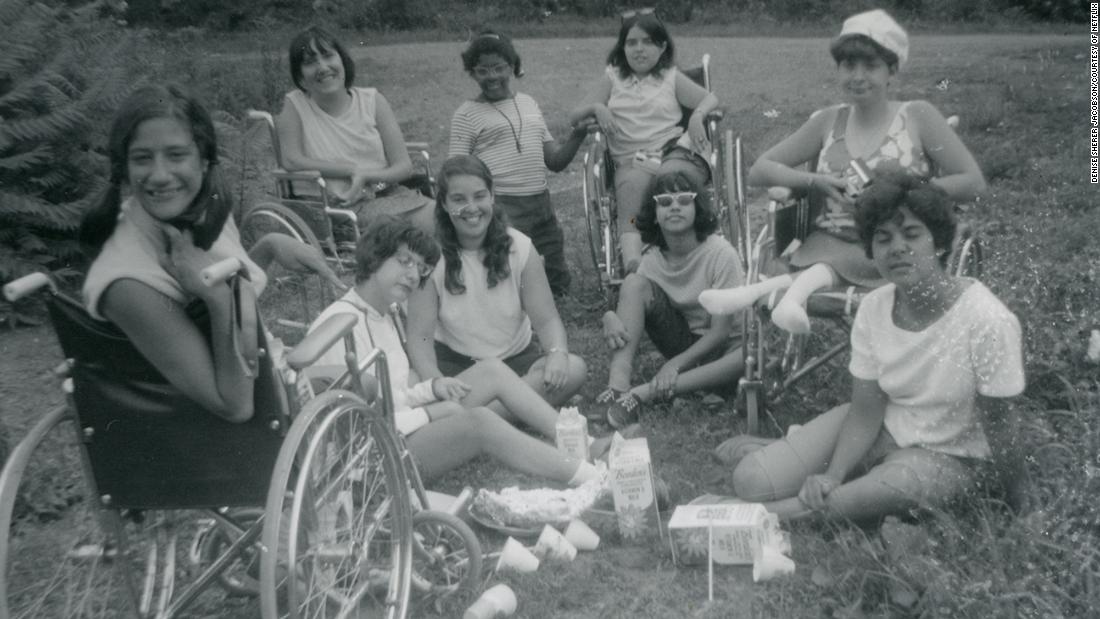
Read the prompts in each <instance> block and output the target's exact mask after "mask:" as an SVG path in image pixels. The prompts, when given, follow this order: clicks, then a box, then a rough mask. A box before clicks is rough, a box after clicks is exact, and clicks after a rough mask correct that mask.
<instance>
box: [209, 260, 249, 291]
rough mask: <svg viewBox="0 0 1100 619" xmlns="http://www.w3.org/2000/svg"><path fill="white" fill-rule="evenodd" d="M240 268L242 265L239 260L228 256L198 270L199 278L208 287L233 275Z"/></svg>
mask: <svg viewBox="0 0 1100 619" xmlns="http://www.w3.org/2000/svg"><path fill="white" fill-rule="evenodd" d="M242 268H243V265H242V264H241V261H240V260H238V259H236V258H232V257H230V258H226V259H224V260H219V261H217V262H215V263H214V264H212V265H210V266H208V267H206V268H205V269H203V270H202V271H199V278H200V279H201V280H202V283H203V284H205V285H206V286H207V287H208V288H209V287H211V286H214V285H215V284H220V283H222V282H224V281H225V280H227V279H229V278H230V277H233V275H234V274H236V273H237V272H238V271H240V270H241V269H242Z"/></svg>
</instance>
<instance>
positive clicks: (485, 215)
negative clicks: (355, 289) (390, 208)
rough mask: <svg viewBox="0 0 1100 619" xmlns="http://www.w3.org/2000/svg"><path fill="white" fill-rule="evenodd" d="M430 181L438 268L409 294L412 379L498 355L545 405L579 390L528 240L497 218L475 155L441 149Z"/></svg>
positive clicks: (579, 376) (578, 365)
mask: <svg viewBox="0 0 1100 619" xmlns="http://www.w3.org/2000/svg"><path fill="white" fill-rule="evenodd" d="M437 182H438V184H439V187H438V191H437V193H436V211H435V214H436V235H437V236H438V238H439V241H440V244H441V245H442V250H443V268H442V269H436V271H435V272H434V273H433V274H432V276H431V278H430V279H429V280H428V281H427V283H426V284H425V285H424V287H423V288H420V289H417V290H416V291H415V292H414V293H413V294H412V296H411V297H410V300H409V358H410V359H411V360H412V364H413V367H414V368H416V371H417V372H418V373H419V374H420V376H421V377H423V378H434V377H439V376H456V375H458V374H460V373H462V372H463V371H465V370H466V369H467V368H469V367H471V366H472V365H474V364H475V363H477V362H478V361H484V360H500V361H502V362H503V363H504V364H505V365H507V366H508V367H510V368H512V370H513V371H514V372H515V373H516V374H519V375H520V376H523V377H524V380H526V381H527V384H529V385H530V386H531V388H532V389H534V390H535V391H536V392H538V393H539V395H541V396H542V397H543V398H544V399H545V400H547V401H548V402H550V404H551V405H553V406H561V405H562V404H564V403H565V402H566V401H567V400H568V399H569V398H571V397H573V394H575V393H577V391H579V390H580V388H581V385H582V384H583V383H584V379H585V374H586V372H587V368H586V367H585V363H584V360H583V359H581V358H580V357H578V356H576V355H573V354H570V352H569V340H568V339H567V337H566V333H565V325H564V324H563V323H562V321H561V317H560V316H559V315H558V309H557V306H555V305H554V297H553V295H552V294H551V293H550V285H549V284H548V283H547V281H546V272H545V271H544V270H543V268H542V260H541V259H539V256H538V254H537V253H536V252H535V251H533V247H532V244H531V239H529V238H527V237H526V236H525V235H524V234H523V233H522V232H520V231H518V230H516V229H515V228H512V227H510V226H508V224H507V223H505V221H506V220H505V219H504V214H503V212H502V211H501V209H500V207H499V206H497V204H496V201H495V196H494V194H493V177H492V175H491V174H490V173H489V168H488V167H486V165H485V164H484V163H482V162H481V160H479V159H478V158H476V157H472V156H470V155H459V156H455V157H451V158H450V159H448V160H447V161H445V162H444V163H443V167H442V168H441V169H440V171H439V178H438V181H437ZM535 334H537V335H538V341H537V342H536V341H535V339H534V337H533V336H534V335H535ZM498 412H500V413H501V414H513V415H514V411H512V412H511V413H509V412H508V411H505V410H500V411H498Z"/></svg>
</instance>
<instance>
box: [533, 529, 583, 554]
mask: <svg viewBox="0 0 1100 619" xmlns="http://www.w3.org/2000/svg"><path fill="white" fill-rule="evenodd" d="M534 553H535V556H537V557H538V558H540V559H556V560H559V561H572V560H573V559H576V558H577V547H576V546H574V545H573V544H570V543H569V540H567V539H565V536H564V535H562V534H561V533H559V532H558V530H557V529H555V528H554V527H552V526H550V525H546V526H544V527H543V528H542V534H541V535H539V541H538V542H536V543H535V548H534Z"/></svg>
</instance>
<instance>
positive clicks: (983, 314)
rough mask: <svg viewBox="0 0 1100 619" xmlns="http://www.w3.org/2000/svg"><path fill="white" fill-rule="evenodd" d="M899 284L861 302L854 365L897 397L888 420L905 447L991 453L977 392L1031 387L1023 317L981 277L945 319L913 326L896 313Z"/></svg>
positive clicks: (1007, 392)
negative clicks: (1026, 380) (896, 318)
mask: <svg viewBox="0 0 1100 619" xmlns="http://www.w3.org/2000/svg"><path fill="white" fill-rule="evenodd" d="M895 289H896V286H895V285H894V284H887V285H885V286H882V287H881V288H878V289H876V290H874V291H872V292H870V293H868V295H867V296H866V297H865V298H864V299H863V301H862V302H861V303H860V305H859V311H858V312H856V318H855V323H854V324H853V326H852V359H851V362H850V363H849V364H848V369H849V371H850V372H851V373H852V376H855V377H856V378H861V379H864V380H873V381H877V382H878V384H879V387H880V388H882V390H883V391H884V392H886V394H887V395H888V396H889V401H888V402H887V404H886V417H885V425H886V429H887V430H888V431H889V432H890V434H891V435H892V436H893V437H894V440H895V441H896V442H897V444H898V446H899V447H910V446H919V447H923V448H925V449H930V450H932V451H938V452H942V453H947V454H951V455H955V456H964V457H971V458H983V459H988V458H989V457H990V450H989V443H988V441H987V440H986V437H985V433H984V432H983V431H982V428H981V423H980V419H979V418H978V414H979V413H978V411H977V410H976V409H975V407H974V402H975V399H976V397H977V394H981V395H983V396H988V397H1011V396H1014V395H1018V394H1019V393H1021V392H1022V391H1023V389H1024V365H1023V354H1022V352H1021V332H1020V323H1019V321H1018V320H1017V319H1016V316H1015V315H1013V314H1012V312H1010V311H1009V310H1008V308H1007V307H1005V306H1004V304H1003V303H1001V301H1000V300H999V299H998V298H997V297H996V296H994V295H993V293H992V292H990V290H989V289H988V288H986V287H985V285H983V284H982V283H981V282H978V281H974V282H973V283H972V284H971V285H970V287H968V288H967V289H966V290H965V291H964V292H963V294H962V295H961V296H960V297H959V298H958V299H957V300H956V301H955V304H954V305H953V306H952V307H951V308H950V309H948V311H947V313H946V314H944V315H943V316H942V317H940V319H939V320H937V321H936V322H934V323H932V324H931V325H930V326H928V327H927V328H925V329H924V330H923V331H919V332H913V331H906V330H904V329H900V328H898V327H897V326H896V325H895V324H894V321H893V318H892V312H893V308H894V295H895Z"/></svg>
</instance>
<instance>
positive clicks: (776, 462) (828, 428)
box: [733, 404, 848, 505]
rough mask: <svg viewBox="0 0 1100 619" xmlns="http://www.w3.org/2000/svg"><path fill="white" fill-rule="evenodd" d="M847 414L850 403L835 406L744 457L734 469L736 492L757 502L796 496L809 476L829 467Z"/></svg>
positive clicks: (742, 497)
mask: <svg viewBox="0 0 1100 619" xmlns="http://www.w3.org/2000/svg"><path fill="white" fill-rule="evenodd" d="M847 415H848V404H842V405H840V406H837V407H835V408H832V409H830V410H829V411H827V412H825V413H822V414H821V415H818V416H817V417H815V418H814V419H813V420H811V421H810V422H809V423H807V424H806V425H805V426H803V427H802V429H800V430H798V431H797V432H795V433H793V434H791V435H790V436H787V437H786V438H783V439H780V440H779V441H776V442H774V443H772V444H770V445H768V446H766V447H764V448H763V449H761V450H759V451H754V452H752V453H750V454H748V455H747V456H745V458H744V459H743V460H741V463H740V464H738V465H737V467H736V468H734V470H733V492H734V494H736V495H737V497H738V498H741V499H744V500H746V501H754V502H764V501H778V500H781V499H787V498H791V497H796V496H797V495H798V491H799V490H801V489H802V483H803V482H805V481H806V478H807V477H809V476H810V475H817V474H819V473H824V472H825V469H827V468H828V466H829V461H830V460H831V459H832V457H833V450H834V449H835V448H836V441H837V437H838V436H839V435H840V426H841V424H842V423H843V422H844V418H845V417H847ZM794 500H795V501H797V500H798V499H797V498H795V499H794ZM798 504H799V505H801V502H799V503H798Z"/></svg>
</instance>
